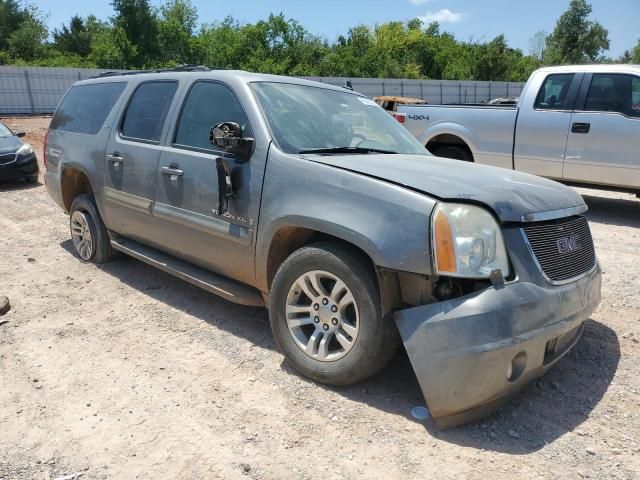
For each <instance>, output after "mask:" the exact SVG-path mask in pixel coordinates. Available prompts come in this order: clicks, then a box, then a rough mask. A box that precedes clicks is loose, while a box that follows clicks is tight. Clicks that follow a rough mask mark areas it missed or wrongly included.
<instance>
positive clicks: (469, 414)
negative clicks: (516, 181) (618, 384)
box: [395, 266, 601, 427]
mask: <svg viewBox="0 0 640 480" xmlns="http://www.w3.org/2000/svg"><path fill="white" fill-rule="evenodd" d="M600 284H601V270H600V267H599V266H596V269H595V270H594V271H593V272H592V273H591V274H589V275H587V276H586V277H583V278H581V279H579V280H577V281H575V282H571V283H569V284H566V285H561V286H552V285H544V286H541V285H538V284H536V283H529V282H520V281H518V282H515V283H511V284H507V285H505V286H503V287H501V288H497V289H495V288H490V289H487V290H483V291H481V292H477V293H474V294H472V295H468V296H466V297H462V298H457V299H454V300H450V301H444V302H439V303H434V304H430V305H425V306H420V307H415V308H410V309H407V310H401V311H399V312H396V314H395V321H396V324H397V325H398V329H399V330H400V335H401V336H402V340H403V342H404V345H405V347H406V350H407V352H408V354H409V358H410V360H411V364H412V365H413V368H414V370H415V373H416V376H417V377H418V381H419V382H420V387H421V389H422V393H423V395H424V398H425V400H426V402H427V406H428V407H429V410H430V412H431V415H432V416H433V417H434V419H435V421H436V424H437V425H438V426H439V427H447V426H453V425H457V424H461V423H466V422H469V421H473V420H476V419H479V418H481V417H483V416H486V415H488V414H489V413H491V412H492V411H494V410H495V409H496V408H498V407H499V406H500V405H501V404H502V403H504V402H505V401H506V400H508V399H509V398H510V397H511V396H512V395H513V394H515V393H517V392H518V391H519V390H520V389H521V388H522V387H524V386H525V385H527V384H528V383H529V382H530V381H531V380H532V379H534V378H535V377H537V376H539V375H541V374H542V373H544V371H545V370H546V369H547V368H549V367H550V366H551V365H553V364H554V363H555V362H556V361H558V360H559V359H560V358H561V357H562V356H563V355H564V354H565V353H567V352H568V351H569V350H570V348H571V347H572V346H573V345H574V344H575V342H576V341H577V340H578V338H579V337H580V334H581V333H582V324H583V322H584V321H585V320H586V319H587V318H588V317H589V316H590V315H591V313H592V312H593V311H594V310H595V308H596V307H597V306H598V304H599V303H600ZM516 356H518V357H517V359H516V361H515V362H514V358H515V357H516ZM523 360H524V361H523ZM509 372H511V378H510V379H508V378H507V375H508V374H509Z"/></svg>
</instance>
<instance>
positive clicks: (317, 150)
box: [298, 147, 398, 154]
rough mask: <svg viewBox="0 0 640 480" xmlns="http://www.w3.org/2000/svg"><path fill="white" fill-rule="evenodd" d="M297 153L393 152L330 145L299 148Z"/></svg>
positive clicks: (390, 151)
mask: <svg viewBox="0 0 640 480" xmlns="http://www.w3.org/2000/svg"><path fill="white" fill-rule="evenodd" d="M298 153H301V154H302V153H329V154H331V153H387V154H394V153H398V152H394V151H393V150H382V149H380V148H367V147H331V148H311V149H308V150H300V151H299V152H298Z"/></svg>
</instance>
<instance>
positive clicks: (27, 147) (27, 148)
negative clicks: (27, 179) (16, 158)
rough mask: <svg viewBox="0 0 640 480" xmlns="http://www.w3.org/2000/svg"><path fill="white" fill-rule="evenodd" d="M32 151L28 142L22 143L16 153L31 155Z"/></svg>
mask: <svg viewBox="0 0 640 480" xmlns="http://www.w3.org/2000/svg"><path fill="white" fill-rule="evenodd" d="M32 153H33V146H32V145H31V144H30V143H24V144H23V145H22V146H21V147H20V148H19V149H18V151H17V152H16V154H18V155H31V154H32Z"/></svg>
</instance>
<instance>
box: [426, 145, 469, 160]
mask: <svg viewBox="0 0 640 480" xmlns="http://www.w3.org/2000/svg"><path fill="white" fill-rule="evenodd" d="M433 154H434V155H435V156H436V157H444V158H452V159H453V160H462V161H463V162H473V155H471V153H470V152H469V151H468V150H467V149H466V148H464V147H459V146H457V145H445V146H444V147H438V148H436V150H435V151H434V152H433Z"/></svg>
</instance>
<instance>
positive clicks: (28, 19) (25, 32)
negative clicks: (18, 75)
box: [7, 6, 49, 61]
mask: <svg viewBox="0 0 640 480" xmlns="http://www.w3.org/2000/svg"><path fill="white" fill-rule="evenodd" d="M23 15H24V16H23V19H22V21H21V22H20V24H19V25H18V27H17V28H16V29H15V30H14V31H13V32H11V34H10V35H9V38H8V40H7V47H8V51H9V54H10V55H11V56H12V57H13V58H18V59H21V60H26V61H30V60H35V59H36V58H38V57H39V56H41V55H42V54H43V52H44V46H43V43H44V41H45V40H46V39H47V37H48V35H49V32H48V30H47V23H46V20H47V19H46V17H45V16H44V15H43V14H42V12H40V10H38V9H37V7H35V6H28V7H26V8H25V9H24V10H23Z"/></svg>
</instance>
